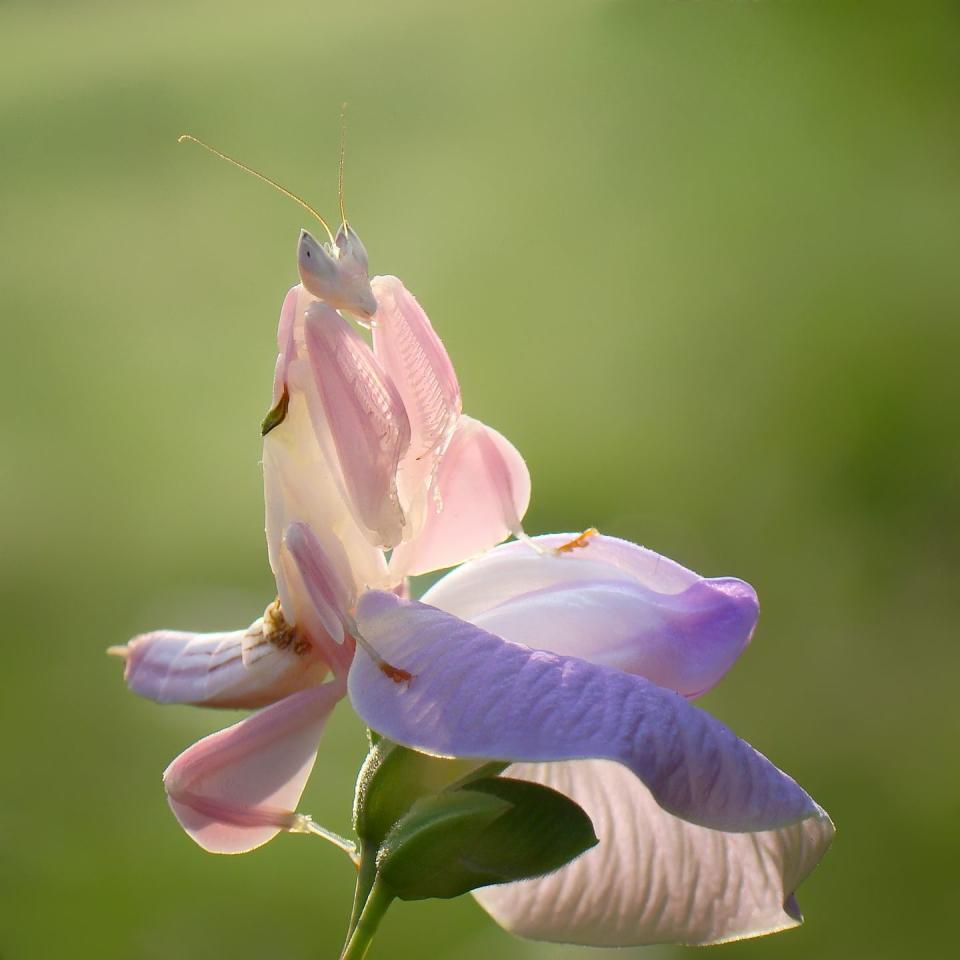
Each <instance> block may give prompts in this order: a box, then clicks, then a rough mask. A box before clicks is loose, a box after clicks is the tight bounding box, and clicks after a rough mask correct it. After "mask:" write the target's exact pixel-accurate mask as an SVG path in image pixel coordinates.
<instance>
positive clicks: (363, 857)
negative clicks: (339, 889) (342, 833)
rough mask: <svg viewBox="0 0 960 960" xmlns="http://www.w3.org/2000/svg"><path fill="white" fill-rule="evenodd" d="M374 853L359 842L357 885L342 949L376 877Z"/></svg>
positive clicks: (348, 939) (350, 934)
mask: <svg viewBox="0 0 960 960" xmlns="http://www.w3.org/2000/svg"><path fill="white" fill-rule="evenodd" d="M376 854H377V852H376V850H375V849H374V850H373V852H372V853H371V851H370V849H369V848H368V847H367V848H365V847H364V845H363V844H362V843H361V844H360V864H359V867H358V869H357V886H356V889H355V890H354V892H353V910H352V911H351V912H350V926H349V927H348V928H347V939H346V942H345V943H344V946H343V949H344V950H346V949H347V944H348V943H349V942H350V937H351V936H353V931H354V928H355V927H356V925H357V922H358V921H359V920H360V914H361V913H363V908H364V906H366V903H367V897H369V896H370V891H371V890H372V889H373V884H374V881H375V880H376V879H377V856H376Z"/></svg>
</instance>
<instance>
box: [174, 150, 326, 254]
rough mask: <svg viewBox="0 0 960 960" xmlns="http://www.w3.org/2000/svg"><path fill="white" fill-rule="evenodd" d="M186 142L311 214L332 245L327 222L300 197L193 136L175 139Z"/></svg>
mask: <svg viewBox="0 0 960 960" xmlns="http://www.w3.org/2000/svg"><path fill="white" fill-rule="evenodd" d="M186 140H189V141H191V142H192V143H196V144H198V145H199V146H201V147H203V149H204V150H208V151H209V152H210V153H212V154H213V155H214V156H215V157H219V158H220V159H221V160H226V161H227V163H232V164H233V165H234V166H235V167H239V168H240V169H241V170H242V171H243V172H244V173H249V174H250V176H252V177H256V178H257V179H258V180H262V181H263V182H264V183H268V184H269V185H270V186H271V187H273V188H274V189H275V190H279V191H280V192H281V193H282V194H283V195H284V196H285V197H289V198H290V199H291V200H293V201H294V202H295V203H299V204H300V206H301V207H303V209H304V210H306V211H308V212H309V213H312V214H313V215H314V216H315V217H316V218H317V219H318V220H319V221H320V224H321V225H322V226H323V229H324V230H326V231H327V236H328V237H329V238H330V242H331V243H333V233H332V231H331V230H330V227H329V225H328V224H327V221H326V220H324V219H323V217H321V216H320V214H319V213H317V211H316V210H314V209H313V207H311V206H310V204H309V203H307V201H306V200H304V199H303V198H302V197H298V196H297V195H296V194H295V193H291V192H290V191H289V190H288V189H287V188H286V187H284V186H281V184H279V183H277V181H276V180H271V179H270V178H269V177H268V176H266V175H264V174H262V173H260V172H259V171H257V170H254V169H253V167H248V166H247V165H246V164H245V163H241V162H240V161H239V160H234V158H233V157H228V156H227V155H226V154H225V153H222V152H221V151H219V150H218V149H217V148H216V147H211V146H210V144H209V143H204V142H203V141H202V140H199V139H197V137H195V136H193V135H192V134H189V133H184V134H181V135H180V136H179V137H177V143H183V142H184V141H186Z"/></svg>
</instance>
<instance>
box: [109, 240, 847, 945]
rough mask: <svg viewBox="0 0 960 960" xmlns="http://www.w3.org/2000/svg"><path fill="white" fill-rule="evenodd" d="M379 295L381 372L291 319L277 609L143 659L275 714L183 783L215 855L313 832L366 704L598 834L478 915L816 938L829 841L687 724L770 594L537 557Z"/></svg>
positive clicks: (419, 324) (274, 554) (739, 750)
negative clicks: (494, 767)
mask: <svg viewBox="0 0 960 960" xmlns="http://www.w3.org/2000/svg"><path fill="white" fill-rule="evenodd" d="M353 256H354V257H356V256H357V254H356V253H354V254H353ZM364 267H365V259H364ZM351 282H352V280H351ZM314 289H316V287H315V288H314ZM372 292H373V294H374V296H375V299H376V303H377V309H376V312H375V314H374V316H373V321H372V328H373V349H372V350H371V348H370V347H369V346H368V345H367V342H366V341H365V340H364V339H363V337H362V336H361V335H360V334H359V333H358V332H357V331H356V330H355V329H354V328H353V327H352V326H350V325H349V324H348V323H347V321H346V320H344V318H343V317H342V316H341V315H340V314H339V313H337V312H336V311H335V310H334V309H333V308H332V307H331V306H330V305H329V304H327V303H325V302H323V301H321V300H319V299H317V297H316V296H315V295H314V294H312V293H310V292H309V290H308V289H307V288H305V287H304V286H297V287H294V288H293V289H292V290H291V291H290V292H289V294H288V295H287V298H286V300H285V302H284V306H283V310H282V312H281V319H280V329H279V335H278V341H279V346H280V355H279V357H278V361H277V367H276V374H275V381H274V394H273V400H274V405H273V408H272V410H271V412H270V414H269V415H268V417H267V420H266V421H265V426H264V429H265V438H264V453H263V464H264V487H265V499H266V533H267V545H268V554H269V558H270V563H271V567H272V569H273V572H274V575H275V577H276V581H277V592H278V599H277V600H275V601H274V602H273V603H271V604H270V605H269V606H268V607H267V609H266V611H265V612H264V614H263V616H262V617H261V618H259V619H258V620H257V621H255V622H254V624H253V625H252V626H251V627H249V628H247V629H246V630H240V631H235V632H232V633H228V634H209V635H194V634H184V633H175V632H170V631H160V632H156V633H152V634H146V635H144V636H142V637H138V638H135V639H134V640H132V641H131V642H130V644H129V645H128V646H127V647H126V648H124V653H125V656H126V671H125V676H126V680H127V683H128V684H129V685H130V687H131V688H132V689H133V690H134V691H135V692H137V693H141V694H143V695H145V696H149V697H152V698H153V699H156V700H161V701H164V702H171V701H173V702H188V703H198V704H205V705H211V706H234V707H238V706H239V707H244V706H246V707H262V709H260V710H258V712H256V713H255V714H253V715H252V716H250V717H248V718H246V719H244V720H241V721H240V722H239V723H236V724H234V725H233V726H231V727H228V728H227V729H225V730H222V731H220V732H218V733H215V734H212V735H211V736H208V737H205V738H204V739H202V740H200V741H199V742H198V743H196V744H194V745H193V746H192V747H190V748H188V749H187V750H186V751H184V753H182V754H181V755H180V756H179V757H177V758H176V759H175V760H174V761H173V763H171V764H170V766H169V767H168V768H167V770H166V772H165V774H164V785H165V788H166V791H167V794H168V799H169V802H170V805H171V807H172V809H173V811H174V813H175V814H176V816H177V818H178V819H179V821H180V823H181V824H182V825H183V827H184V828H185V829H186V830H187V832H188V833H189V834H190V835H191V836H192V837H193V838H194V839H195V840H196V841H197V842H198V843H199V844H200V845H201V846H203V847H204V848H206V849H208V850H211V851H214V852H221V853H238V852H243V851H246V850H250V849H253V848H254V847H257V846H259V845H261V844H262V843H265V842H266V841H267V840H269V839H271V838H272V837H273V836H275V835H276V834H277V833H278V832H280V831H282V830H288V831H298V830H303V829H307V828H308V822H309V818H306V817H304V816H303V815H301V814H299V813H297V805H298V803H299V800H300V797H301V794H302V792H303V789H304V786H305V783H306V780H307V778H308V776H309V774H310V771H311V769H312V767H313V764H314V761H315V759H316V755H317V750H318V745H319V741H320V737H321V734H322V731H323V727H324V725H325V723H326V720H327V717H328V716H329V714H330V711H331V710H332V709H333V707H334V705H335V704H336V703H337V702H338V701H339V700H340V699H341V698H343V696H344V695H347V694H348V695H349V698H350V700H351V702H352V704H353V706H354V708H355V709H356V710H357V712H358V713H359V714H360V716H361V717H362V718H363V720H364V721H365V722H366V723H367V725H368V726H369V727H371V728H372V729H373V730H376V731H377V732H378V733H379V734H381V735H382V736H384V737H386V738H388V739H389V740H392V741H395V742H396V743H399V744H402V745H405V746H407V747H411V748H413V749H415V750H418V751H421V752H423V753H427V754H433V755H436V756H445V757H458V758H476V759H477V760H478V761H499V762H507V763H509V764H511V766H509V767H508V771H509V773H510V774H511V775H512V776H514V777H518V778H520V779H525V780H529V781H536V782H539V783H542V784H545V785H548V786H551V787H553V788H554V789H556V790H558V791H559V792H561V793H564V794H566V795H567V796H568V797H570V798H571V799H572V800H573V801H574V802H575V803H577V804H579V805H580V806H581V807H582V808H583V809H584V810H586V812H587V813H588V814H589V816H590V818H591V819H592V821H593V824H594V828H595V831H596V834H597V836H598V837H599V840H600V842H599V844H598V846H597V847H596V848H594V849H593V850H590V851H588V852H587V853H585V854H583V855H582V856H580V857H578V858H577V859H575V860H573V861H572V862H571V863H569V864H567V865H566V866H564V867H562V868H560V869H559V870H557V871H555V872H554V873H550V874H548V875H546V876H541V877H535V878H533V879H529V880H524V881H520V882H518V883H512V884H505V885H498V886H492V887H487V888H484V889H481V890H480V891H478V892H477V893H476V894H475V895H476V896H477V899H478V900H479V902H480V903H481V904H482V905H483V906H484V908H485V909H486V910H487V911H488V912H489V913H490V914H491V916H493V917H494V919H495V920H497V922H499V923H500V924H501V925H502V926H504V927H505V928H506V929H508V930H511V931H513V932H515V933H518V934H520V935H524V936H530V937H534V938H538V939H544V940H556V941H565V942H576V943H584V944H602V945H627V944H645V943H656V942H664V941H682V942H687V943H715V942H721V941H723V940H728V939H734V938H738V937H744V936H753V935H757V934H760V933H766V932H772V931H774V930H779V929H783V928H785V927H788V926H793V925H794V924H796V923H798V922H799V920H800V915H799V910H798V908H797V905H796V901H795V899H794V896H793V893H794V890H795V889H796V887H797V886H798V884H799V883H800V882H801V881H802V880H803V879H804V878H805V877H806V876H807V874H808V873H809V872H810V870H812V868H813V867H814V866H815V865H816V863H817V862H818V861H819V859H820V857H821V856H822V855H823V853H824V851H825V850H826V848H827V846H828V845H829V843H830V840H831V838H832V834H833V826H832V824H831V822H830V820H829V818H828V817H827V815H826V814H825V813H824V811H823V810H822V809H821V808H820V807H819V806H818V805H817V804H816V803H815V802H814V801H813V800H812V799H811V798H810V797H809V796H808V795H807V794H806V793H805V792H804V791H803V790H802V789H801V788H800V787H799V786H798V785H797V784H796V783H795V782H794V781H793V780H792V779H791V778H790V777H788V776H787V775H786V774H785V773H783V772H782V771H780V770H778V769H777V768H776V767H775V766H774V765H773V764H772V763H770V761H769V760H767V759H766V758H765V757H763V756H762V755H761V754H759V753H758V752H757V751H756V750H754V749H753V748H752V747H750V746H749V745H748V744H746V743H745V742H744V741H742V740H740V739H738V738H737V737H736V736H735V735H734V734H733V733H731V731H730V730H728V729H727V728H726V727H725V726H723V725H722V724H721V723H719V722H718V721H717V720H714V719H713V718H712V717H710V716H709V715H707V714H706V713H704V712H702V711H701V710H699V709H698V708H697V707H694V706H693V705H691V703H690V702H689V701H690V700H691V699H693V698H695V697H697V696H699V695H700V694H702V693H704V692H705V691H706V690H708V689H710V688H711V687H712V686H713V685H714V684H716V683H717V682H718V681H719V680H720V678H721V677H722V676H723V675H724V673H725V672H726V671H727V670H728V669H729V668H730V667H731V666H732V664H733V662H734V661H735V660H736V658H737V657H738V656H739V655H740V653H741V652H742V651H743V650H744V649H745V647H746V645H747V644H748V643H749V641H750V639H751V637H752V635H753V631H754V627H755V625H756V621H757V615H758V605H757V599H756V595H755V593H754V591H753V589H752V588H751V587H750V586H749V585H748V584H746V583H744V582H743V581H740V580H736V579H732V578H720V579H707V578H703V577H700V576H699V575H697V574H695V573H693V572H692V571H690V570H687V569H685V568H684V567H682V566H680V565H679V564H676V563H674V562H673V561H671V560H668V559H666V558H664V557H661V556H659V555H658V554H656V553H653V552H651V551H649V550H645V549H644V548H642V547H639V546H636V545H634V544H631V543H628V542H626V541H623V540H617V539H615V538H612V537H605V536H601V535H599V534H597V532H596V531H593V530H590V531H587V532H585V533H583V534H580V535H576V536H575V535H571V534H557V535H550V536H546V537H538V538H535V539H533V540H530V539H529V538H527V537H526V536H525V535H524V534H523V531H522V529H521V527H520V521H521V518H522V516H523V514H524V512H525V509H526V505H527V501H528V499H529V492H530V486H529V477H528V475H527V472H526V467H525V465H524V463H523V460H522V458H521V457H520V455H519V454H518V453H517V452H516V450H515V449H514V448H513V447H512V446H511V445H510V444H509V443H508V442H507V441H506V440H505V439H504V438H503V437H501V436H500V435H499V434H497V433H496V432H495V431H493V430H491V429H490V428H489V427H486V426H484V425H483V424H480V423H479V422H478V421H475V420H471V419H470V418H468V417H466V416H464V415H463V414H462V412H461V400H460V391H459V386H458V384H457V380H456V376H455V374H454V371H453V368H452V365H451V364H450V361H449V358H448V357H447V355H446V352H445V351H444V349H443V346H442V344H441V342H440V340H439V338H437V337H436V334H435V333H434V332H433V330H432V328H431V327H430V324H429V321H428V320H427V318H426V315H425V314H424V313H423V311H422V310H421V309H420V307H419V305H418V304H417V303H416V301H415V300H414V299H413V297H412V296H411V295H410V294H409V293H408V292H407V291H406V289H405V288H404V287H403V285H402V284H401V283H400V281H399V280H397V279H395V278H392V277H381V278H376V279H375V280H374V281H373V283H372ZM511 533H513V534H515V535H516V536H517V537H518V538H520V539H519V540H518V541H516V542H512V543H508V544H504V545H501V546H499V547H497V546H495V544H497V543H499V542H500V541H502V540H503V539H505V538H506V537H507V536H508V535H509V534H511ZM471 557H472V558H473V559H468V558H471ZM464 561H466V562H464ZM458 563H462V566H459V567H458V568H457V569H455V570H453V571H452V572H450V573H448V574H447V575H446V576H444V577H443V578H442V579H441V580H440V581H438V583H437V584H435V585H434V586H433V587H432V588H431V589H430V590H429V591H428V592H427V593H426V594H425V595H424V597H423V600H422V601H421V602H417V601H413V600H408V599H406V598H405V594H406V586H405V585H406V577H407V576H408V575H410V574H416V573H422V572H426V571H429V570H433V569H440V568H443V567H448V566H454V565H456V564H458ZM358 648H362V649H358ZM328 674H329V675H330V678H329V679H326V678H327V676H328Z"/></svg>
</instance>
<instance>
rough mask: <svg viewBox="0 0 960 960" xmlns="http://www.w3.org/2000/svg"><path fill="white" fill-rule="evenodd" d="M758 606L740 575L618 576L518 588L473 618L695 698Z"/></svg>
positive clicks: (717, 675) (740, 645)
mask: <svg viewBox="0 0 960 960" xmlns="http://www.w3.org/2000/svg"><path fill="white" fill-rule="evenodd" d="M589 562H590V561H588V563H589ZM758 611H759V608H758V605H757V597H756V594H755V593H754V591H753V589H752V588H751V587H750V586H749V585H748V584H746V583H744V582H743V581H741V580H734V579H723V580H703V579H701V580H697V581H695V582H694V583H693V584H691V585H690V586H689V587H688V588H687V589H686V590H684V591H683V592H682V593H666V594H664V593H657V592H655V591H653V590H650V589H648V588H647V587H644V586H641V585H640V584H639V583H636V582H627V581H624V580H577V581H572V582H565V583H561V584H559V585H557V586H554V587H544V588H541V589H539V590H534V591H532V592H529V593H525V594H521V595H520V596H518V597H515V598H514V599H512V600H508V601H506V602H504V603H501V604H499V605H498V606H496V607H493V608H491V609H489V610H486V611H484V612H482V613H479V614H476V615H475V616H473V617H472V618H471V620H472V622H473V623H475V624H477V626H479V627H483V629H484V630H488V631H489V632H490V633H495V634H496V635H497V636H499V637H503V638H504V639H506V640H512V641H513V642H514V643H523V644H526V645H527V646H529V647H534V648H536V649H540V650H549V651H550V652H551V653H560V654H567V655H570V656H576V657H582V658H583V659H584V660H589V661H590V662H591V663H602V664H605V665H607V666H610V667H616V668H617V669H619V670H625V671H627V672H628V673H635V674H638V675H639V676H641V677H646V678H647V679H648V680H652V681H653V682H654V683H656V684H659V685H660V686H661V687H666V688H667V689H668V690H675V691H676V692H677V693H680V694H682V695H683V696H685V697H696V696H700V695H701V694H703V693H705V692H706V691H707V690H709V689H710V688H711V687H713V686H714V685H715V684H716V683H718V682H719V681H720V679H721V677H723V675H724V674H725V673H726V672H727V670H729V669H730V667H731V666H732V665H733V663H734V661H735V660H736V659H737V657H738V656H739V655H740V654H741V653H742V652H743V650H744V648H745V647H746V646H747V644H748V643H749V641H750V637H751V635H752V633H753V628H754V626H755V625H756V622H757V614H758Z"/></svg>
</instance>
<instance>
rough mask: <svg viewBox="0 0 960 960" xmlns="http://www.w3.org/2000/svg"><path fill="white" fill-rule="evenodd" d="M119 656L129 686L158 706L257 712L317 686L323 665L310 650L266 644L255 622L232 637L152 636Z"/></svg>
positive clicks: (169, 632) (161, 633) (138, 639)
mask: <svg viewBox="0 0 960 960" xmlns="http://www.w3.org/2000/svg"><path fill="white" fill-rule="evenodd" d="M117 652H122V653H123V655H124V657H125V660H126V664H125V668H124V679H125V680H126V683H127V686H128V687H129V688H130V689H131V690H132V691H133V692H134V693H136V694H139V695H140V696H141V697H147V698H148V699H150V700H156V701H157V702H158V703H192V704H197V705H200V706H205V707H231V708H241V709H247V708H251V707H260V706H264V705H265V704H268V703H273V702H274V701H275V700H280V699H282V698H283V697H285V696H287V695H288V694H291V693H295V692H296V691H297V690H303V689H305V688H306V687H309V686H312V685H314V684H317V683H319V682H320V681H321V680H322V679H323V677H324V675H325V674H326V673H327V664H326V663H325V662H324V661H323V660H322V659H320V658H319V657H318V656H317V654H316V652H315V651H313V650H307V651H304V650H295V649H294V648H293V647H292V646H284V647H280V646H277V645H275V644H273V643H271V642H270V640H269V638H268V636H267V634H266V632H265V630H264V625H263V620H262V619H260V620H257V621H256V622H254V623H253V624H251V625H250V627H248V628H247V629H246V630H234V631H232V632H230V633H184V632H181V631H178V630H155V631H154V632H153V633H145V634H142V635H141V636H139V637H134V638H133V640H131V641H130V642H129V643H128V644H127V646H126V648H123V649H122V650H118V651H117Z"/></svg>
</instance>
